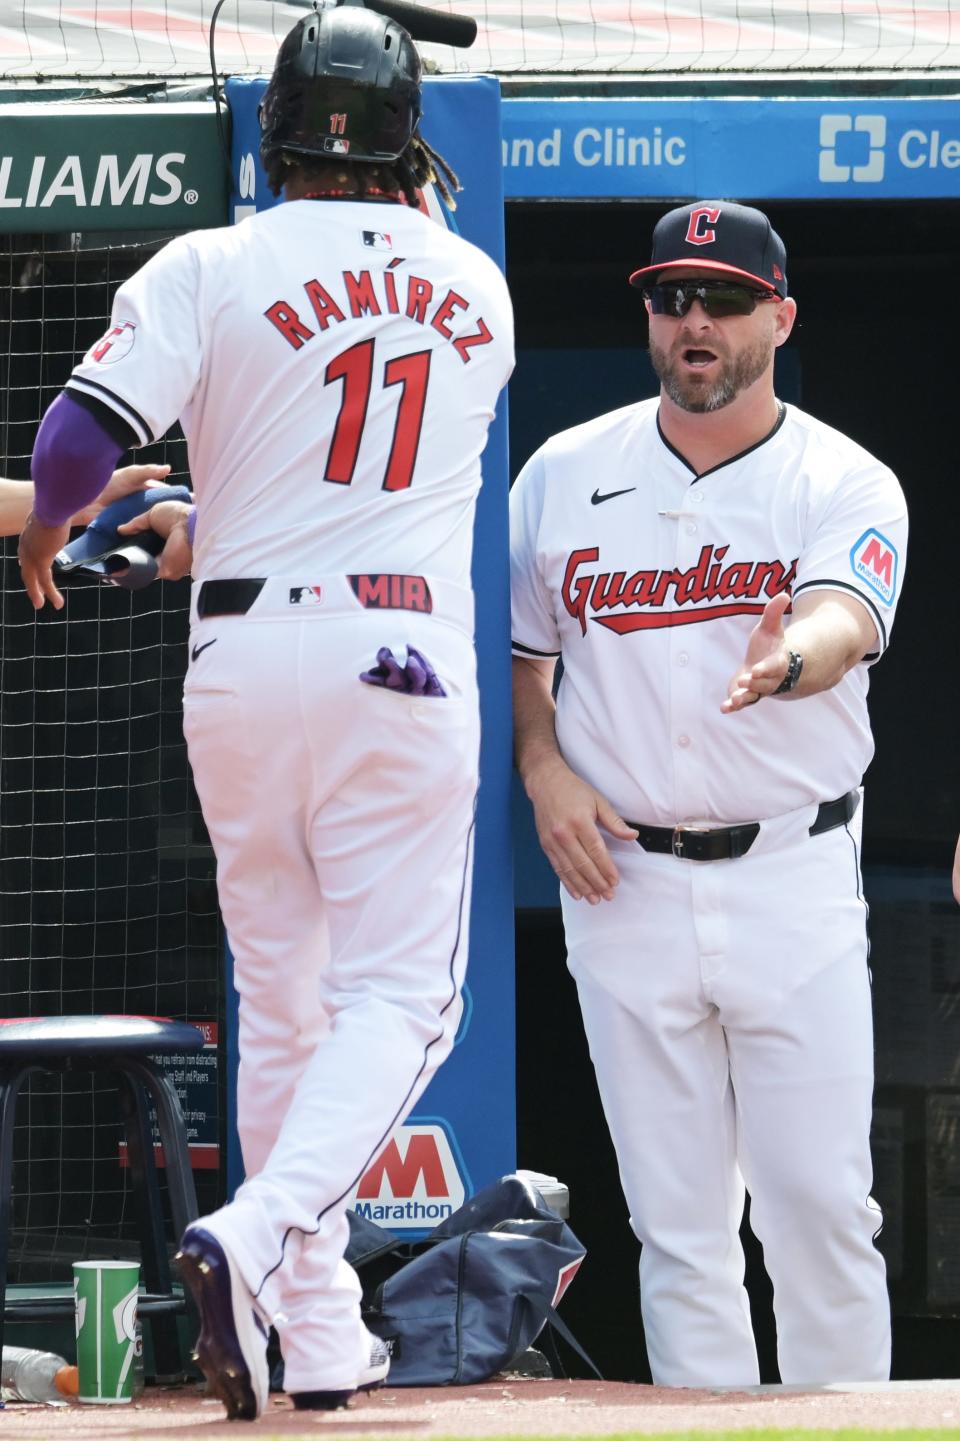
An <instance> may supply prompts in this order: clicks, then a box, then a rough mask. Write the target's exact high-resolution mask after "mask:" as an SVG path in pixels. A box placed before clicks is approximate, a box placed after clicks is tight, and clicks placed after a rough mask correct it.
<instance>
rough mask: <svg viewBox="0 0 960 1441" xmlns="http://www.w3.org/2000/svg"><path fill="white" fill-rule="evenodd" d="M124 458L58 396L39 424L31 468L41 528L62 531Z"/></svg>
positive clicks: (85, 415) (91, 419) (84, 414)
mask: <svg viewBox="0 0 960 1441" xmlns="http://www.w3.org/2000/svg"><path fill="white" fill-rule="evenodd" d="M122 454H123V448H122V447H121V446H120V445H118V443H117V441H115V440H114V438H113V436H112V435H110V434H109V433H108V432H107V431H106V430H105V429H104V427H103V426H102V425H101V424H100V422H99V421H98V420H97V419H96V417H95V416H93V415H91V414H90V413H89V411H86V410H84V408H83V406H82V405H78V404H77V402H76V401H75V400H73V399H71V397H70V396H69V395H67V394H66V393H65V392H61V394H60V395H58V396H57V398H56V400H55V401H54V402H53V404H52V405H51V406H50V409H49V410H48V411H47V413H46V415H45V416H44V417H43V420H42V421H41V422H40V429H39V430H38V431H37V439H36V443H35V445H34V447H33V459H32V461H31V463H30V473H31V475H32V477H33V495H34V499H33V513H34V515H35V516H36V517H37V520H39V522H40V524H41V525H50V526H53V525H64V524H65V523H66V522H67V521H68V520H69V519H70V517H71V516H72V515H75V514H76V513H77V511H78V510H82V509H83V507H84V506H85V505H89V504H90V502H91V501H92V500H96V498H97V496H98V495H99V494H100V492H101V490H103V487H104V486H105V485H106V483H107V481H108V480H109V479H110V477H111V475H112V474H113V471H114V469H115V468H116V464H117V461H118V460H119V459H120V457H121V455H122Z"/></svg>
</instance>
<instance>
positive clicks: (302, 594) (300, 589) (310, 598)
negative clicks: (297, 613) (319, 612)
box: [290, 585, 323, 605]
mask: <svg viewBox="0 0 960 1441" xmlns="http://www.w3.org/2000/svg"><path fill="white" fill-rule="evenodd" d="M322 600H323V591H322V589H321V588H320V586H319V585H293V586H291V587H290V604H291V605H320V603H321V602H322Z"/></svg>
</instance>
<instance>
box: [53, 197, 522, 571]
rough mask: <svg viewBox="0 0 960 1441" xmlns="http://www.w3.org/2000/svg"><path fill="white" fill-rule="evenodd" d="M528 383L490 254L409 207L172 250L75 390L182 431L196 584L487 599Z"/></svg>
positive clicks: (135, 283) (144, 438) (149, 432)
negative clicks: (500, 441)
mask: <svg viewBox="0 0 960 1441" xmlns="http://www.w3.org/2000/svg"><path fill="white" fill-rule="evenodd" d="M464 276H469V281H465V280H464V279H463V277H464ZM512 367H513V322H512V313H511V308H510V301H509V297H508V294H507V288H506V283H505V281H504V279H503V276H502V275H501V274H500V272H499V270H498V269H497V267H496V265H495V264H494V263H493V261H492V260H490V259H489V257H487V256H486V255H484V254H483V252H482V251H480V250H478V249H477V248H476V247H475V246H472V245H470V244H469V243H468V242H467V241H465V240H463V239H461V238H460V237H459V236H457V235H455V234H452V233H451V232H449V231H448V230H445V229H444V228H442V227H441V226H439V225H437V224H434V223H433V222H432V221H431V220H429V219H428V218H427V217H426V216H424V215H423V214H421V213H420V212H419V211H417V210H413V209H410V208H408V207H407V206H402V205H395V204H376V203H374V204H371V203H369V202H362V201H336V202H323V203H321V204H318V203H317V202H315V201H311V200H298V201H290V202H286V203H284V204H283V205H280V206H277V207H276V208H275V209H273V210H270V211H267V212H266V213H265V214H263V215H258V216H254V217H251V218H250V219H248V220H245V221H244V222H243V223H242V224H241V225H238V226H234V227H229V228H225V229H219V230H209V231H197V232H195V233H193V234H190V235H186V236H182V237H180V238H178V239H176V240H173V241H171V243H170V244H169V245H167V246H166V247H165V248H164V249H163V250H162V251H161V252H160V253H159V254H158V255H157V256H155V257H154V258H153V259H152V260H151V261H149V262H148V264H147V265H145V266H144V267H143V268H142V269H141V270H140V271H139V272H138V273H137V274H136V275H135V276H134V277H133V278H132V279H131V280H129V281H127V282H126V284H124V285H123V286H122V287H121V289H120V290H119V291H118V293H117V296H116V300H115V303H114V307H113V315H112V325H111V328H110V330H109V331H108V332H107V334H106V335H105V336H104V337H103V338H102V339H101V340H100V341H98V343H97V344H96V345H94V346H92V347H91V349H90V350H89V351H88V352H87V354H86V355H85V356H84V358H83V360H82V361H81V363H80V364H79V365H78V366H77V368H76V370H75V371H74V373H73V376H72V378H71V380H70V382H69V384H68V387H67V388H68V389H70V390H76V391H83V392H86V393H88V394H90V395H93V396H96V397H97V398H98V399H99V400H101V401H104V402H105V403H106V404H107V405H109V406H110V407H111V408H112V409H114V410H115V411H116V412H117V414H118V415H120V416H121V417H122V418H123V419H124V420H126V421H127V422H128V423H129V424H130V425H132V427H133V429H134V430H135V431H136V433H137V435H138V437H139V439H140V441H141V442H143V443H146V442H148V441H151V440H153V439H155V438H156V437H158V436H160V435H162V434H163V433H164V432H165V431H166V430H167V429H168V428H169V426H170V425H171V424H172V423H173V422H174V421H175V420H176V419H177V418H178V417H179V419H180V421H181V423H182V425H183V429H184V432H185V434H186V438H187V442H188V446H189V455H190V472H191V476H192V478H193V485H194V492H195V495H196V499H197V512H198V524H197V532H196V539H195V545H194V566H193V574H194V578H195V579H199V580H203V579H207V578H213V577H217V578H231V577H238V576H269V575H284V574H285V575H295V574H303V575H304V576H306V577H307V578H309V575H310V573H311V571H316V570H317V569H318V567H319V568H321V569H322V570H323V571H324V572H326V573H331V572H337V571H347V570H350V569H355V568H356V567H357V565H358V564H362V565H363V566H364V568H365V569H368V570H370V571H388V572H394V573H405V574H414V573H429V574H431V575H434V576H439V577H441V578H444V579H448V580H452V581H455V582H457V583H459V584H461V585H469V582H470V550H471V526H472V519H473V509H474V505H475V500H476V493H477V490H478V488H479V485H480V453H481V451H482V450H483V447H484V445H485V443H486V437H487V426H488V424H489V422H490V419H491V417H492V415H493V411H494V406H495V403H496V399H497V395H498V393H499V391H500V389H501V387H502V386H503V384H504V382H505V381H506V379H507V377H508V375H509V374H510V371H511V369H512ZM465 377H467V378H468V381H469V394H470V396H471V398H472V401H473V403H472V405H471V406H470V407H469V408H467V409H465V407H464V404H463V393H464V378H465ZM454 396H455V397H456V398H455V400H454ZM368 542H369V546H368V545H367V543H368Z"/></svg>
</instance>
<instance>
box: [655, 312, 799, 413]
mask: <svg viewBox="0 0 960 1441" xmlns="http://www.w3.org/2000/svg"><path fill="white" fill-rule="evenodd" d="M691 313H692V312H691ZM751 318H752V317H751ZM668 323H669V322H668ZM721 324H722V322H721ZM673 328H674V329H675V330H676V334H675V335H674V336H673V338H672V340H671V342H670V344H669V345H666V344H661V343H659V341H658V339H656V338H655V337H654V333H653V332H654V325H651V327H650V359H651V361H652V363H653V368H654V370H655V371H656V373H657V376H658V377H659V380H660V384H661V385H662V386H663V389H664V392H665V394H666V395H667V396H668V397H669V399H670V400H672V401H673V403H674V404H675V405H677V406H679V407H680V408H681V410H686V411H690V412H691V413H693V414H703V413H705V412H707V411H712V410H722V409H723V407H724V406H725V405H729V404H730V402H731V401H732V400H735V399H736V398H737V396H738V395H739V394H740V393H741V392H742V391H744V390H746V389H747V388H748V387H749V386H751V385H753V384H754V382H755V381H757V380H759V379H760V377H761V375H763V373H764V372H765V371H766V369H767V367H768V366H769V365H770V363H771V361H772V359H773V353H774V350H775V349H776V347H775V345H774V340H773V334H772V331H770V330H769V328H768V327H767V326H766V325H763V326H762V329H761V331H760V333H759V334H754V335H752V336H751V337H750V338H749V339H747V340H743V341H741V342H740V343H739V344H738V343H736V340H735V339H731V338H730V336H729V334H728V335H724V334H722V333H721V332H720V328H719V326H718V325H717V324H716V323H713V324H712V325H711V327H710V331H709V334H708V335H694V334H692V333H691V331H690V329H689V328H688V327H687V326H686V325H681V326H679V327H677V326H675V325H674V327H673ZM656 329H657V330H658V331H662V326H659V325H658V326H657V327H656ZM661 338H664V337H662V336H661Z"/></svg>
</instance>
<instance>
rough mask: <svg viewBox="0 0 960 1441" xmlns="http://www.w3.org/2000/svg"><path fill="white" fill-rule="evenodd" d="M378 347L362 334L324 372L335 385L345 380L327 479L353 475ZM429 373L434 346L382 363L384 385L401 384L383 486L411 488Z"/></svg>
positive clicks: (341, 481) (343, 480) (342, 480)
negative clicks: (360, 338) (336, 382)
mask: <svg viewBox="0 0 960 1441" xmlns="http://www.w3.org/2000/svg"><path fill="white" fill-rule="evenodd" d="M373 352H374V342H373V341H372V340H362V341H360V342H359V344H357V345H351V347H350V349H349V350H344V351H343V352H342V353H341V354H340V355H338V356H337V357H336V358H335V359H334V360H331V362H330V364H329V365H328V366H327V368H326V371H325V372H324V377H323V383H324V385H331V384H332V383H333V382H334V381H335V380H342V381H343V394H342V395H341V397H340V410H339V413H338V415H337V420H336V424H335V425H334V428H333V440H332V441H331V443H330V454H329V455H328V456H327V468H326V470H325V471H324V474H323V478H324V480H330V481H333V483H334V484H335V485H349V484H350V482H351V481H352V480H353V472H354V470H355V469H356V466H357V457H358V455H359V453H360V445H361V442H362V440H363V433H364V427H365V425H366V423H367V408H368V406H369V403H370V390H371V387H372V385H373ZM429 379H430V351H429V350H417V351H414V352H413V353H412V354H410V355H398V356H395V357H394V359H393V360H388V361H387V363H386V365H385V366H384V367H383V386H384V388H386V387H387V386H391V385H396V386H399V388H400V399H399V402H398V405H397V418H396V421H395V423H394V427H393V439H392V441H391V444H390V453H389V456H388V458H387V466H386V471H385V473H384V477H383V483H382V487H381V488H382V489H383V490H406V489H407V487H408V486H409V485H410V482H411V481H412V480H413V468H414V466H415V465H416V463H417V451H418V450H419V448H420V432H421V430H422V429H423V412H424V408H425V407H426V403H427V382H428V381H429Z"/></svg>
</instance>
